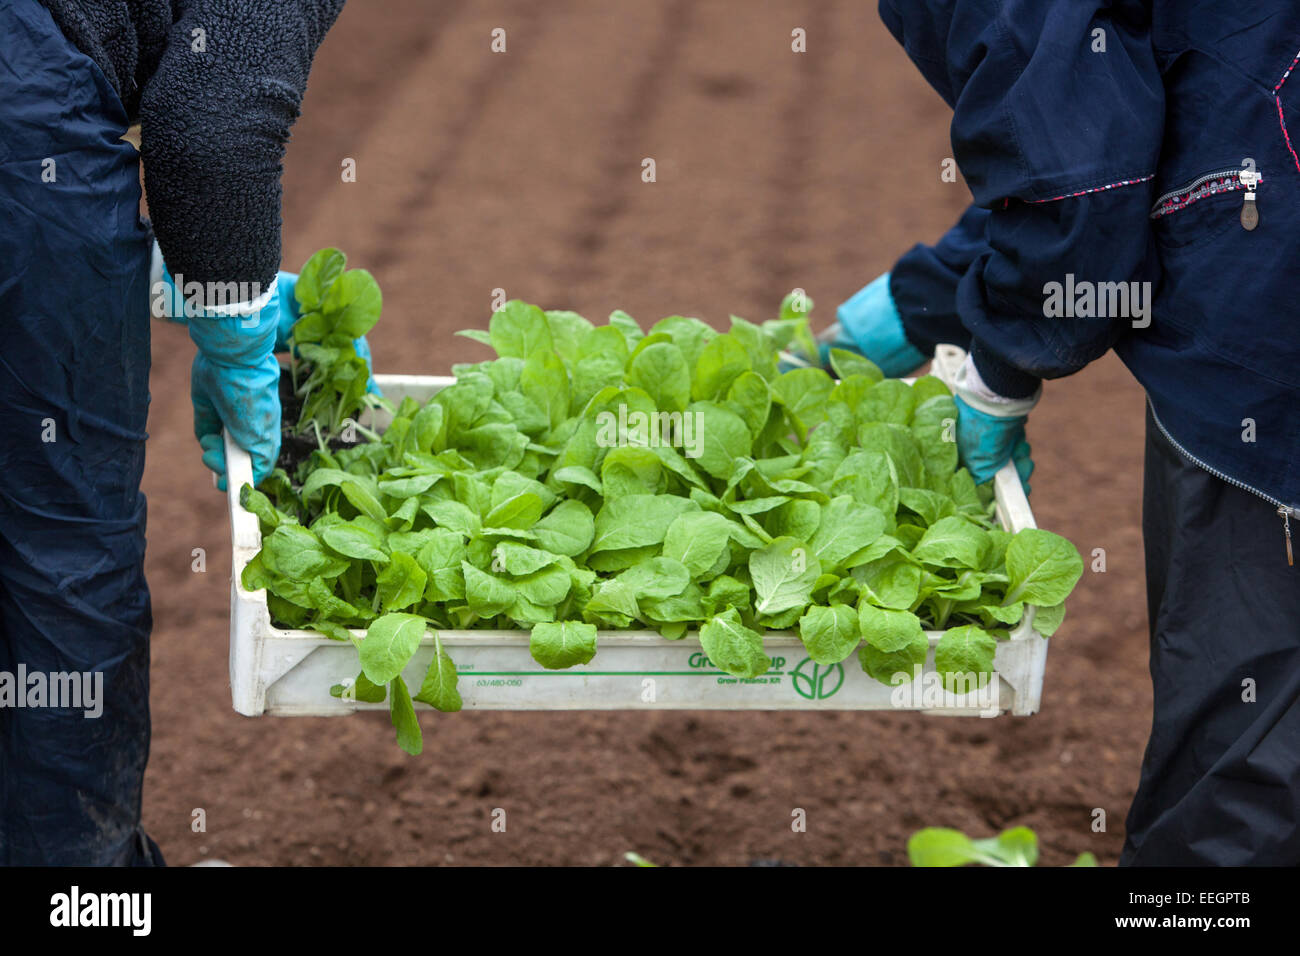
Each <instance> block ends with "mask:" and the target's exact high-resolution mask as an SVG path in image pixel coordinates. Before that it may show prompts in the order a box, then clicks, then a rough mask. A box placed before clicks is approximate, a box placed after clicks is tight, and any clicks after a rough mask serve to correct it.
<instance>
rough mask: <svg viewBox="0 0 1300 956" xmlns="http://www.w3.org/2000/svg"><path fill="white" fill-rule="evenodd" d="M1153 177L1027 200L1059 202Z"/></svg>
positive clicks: (1132, 184) (1122, 180)
mask: <svg viewBox="0 0 1300 956" xmlns="http://www.w3.org/2000/svg"><path fill="white" fill-rule="evenodd" d="M1155 178H1156V174H1155V173H1152V174H1151V175H1150V176H1143V177H1142V178H1141V179H1121V180H1120V181H1119V182H1117V183H1111V184H1110V185H1108V186H1094V187H1093V188H1092V189H1080V190H1079V191H1078V192H1077V193H1066V194H1064V195H1063V196H1053V197H1052V198H1051V199H1030V200H1027V202H1030V203H1034V204H1037V203H1044V202H1059V201H1060V200H1062V199H1074V198H1076V197H1078V196H1086V195H1088V194H1089V193H1100V192H1105V191H1106V190H1107V189H1118V188H1119V187H1120V186H1136V185H1137V184H1138V183H1145V182H1147V181H1148V180H1152V179H1155Z"/></svg>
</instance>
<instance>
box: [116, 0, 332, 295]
mask: <svg viewBox="0 0 1300 956" xmlns="http://www.w3.org/2000/svg"><path fill="white" fill-rule="evenodd" d="M176 6H177V8H178V10H179V17H178V19H177V20H176V22H175V23H174V24H173V25H172V28H171V32H170V34H169V36H168V41H167V47H166V50H165V52H164V53H163V55H162V58H161V60H160V62H159V65H158V69H157V70H156V72H155V73H154V74H153V76H152V77H151V78H150V80H149V82H148V84H147V85H146V87H145V89H144V91H143V94H142V97H141V103H140V121H141V145H140V151H141V158H142V162H143V164H144V178H145V189H146V192H147V194H148V197H149V213H150V218H151V219H152V221H153V228H154V232H155V234H156V236H157V238H158V244H159V245H160V246H161V248H162V251H163V256H164V257H165V259H166V260H167V265H168V268H169V269H170V270H171V272H172V274H173V275H175V274H178V273H180V274H183V275H184V276H185V281H187V282H189V281H197V282H222V283H225V282H250V283H251V282H256V283H259V284H260V285H261V286H262V287H263V288H266V287H268V286H269V284H270V282H271V281H272V280H273V279H274V277H275V274H276V270H277V269H278V268H279V265H280V197H281V190H280V174H281V171H282V166H281V161H282V159H283V157H284V149H285V144H286V143H287V142H288V139H289V128H290V127H291V126H292V125H293V122H294V121H295V120H296V119H297V117H298V111H299V106H300V104H301V102H302V97H303V94H304V92H305V91H306V88H307V74H308V72H309V71H310V69H311V62H312V58H313V57H314V56H315V54H316V49H317V48H318V47H319V46H320V43H321V41H322V40H323V39H324V37H325V33H326V31H327V30H329V28H330V26H331V25H332V24H333V23H334V20H335V19H336V18H337V17H338V14H339V12H340V11H341V9H342V7H343V0H192V2H189V3H183V4H177V5H176Z"/></svg>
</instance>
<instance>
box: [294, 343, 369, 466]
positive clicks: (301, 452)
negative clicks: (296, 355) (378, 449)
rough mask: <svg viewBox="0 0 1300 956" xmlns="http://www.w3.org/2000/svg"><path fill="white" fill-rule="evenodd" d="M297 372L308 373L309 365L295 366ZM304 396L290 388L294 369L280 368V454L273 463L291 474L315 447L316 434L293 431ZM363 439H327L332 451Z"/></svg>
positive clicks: (296, 424) (305, 374) (356, 443)
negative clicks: (296, 393)
mask: <svg viewBox="0 0 1300 956" xmlns="http://www.w3.org/2000/svg"><path fill="white" fill-rule="evenodd" d="M298 374H299V376H300V377H303V378H305V377H306V376H307V375H310V374H311V367H310V366H308V365H306V364H303V365H300V366H299V367H298ZM302 405H303V400H302V399H301V398H300V397H298V396H297V395H295V394H294V391H293V372H291V371H290V370H289V369H288V368H287V367H286V368H281V369H280V422H281V428H280V457H279V458H277V459H276V462H275V464H276V467H278V468H283V469H284V470H285V471H286V472H287V473H288V474H289V476H290V477H293V475H294V474H295V473H296V472H297V470H298V466H299V465H300V464H302V463H303V462H304V461H306V460H307V459H308V458H310V457H311V453H312V452H313V451H315V450H316V435H315V434H314V433H308V434H306V435H299V434H297V432H296V431H295V429H296V428H297V427H298V416H299V415H301V414H302ZM363 441H365V439H364V438H363V437H361V436H360V435H358V436H356V437H355V438H350V439H349V438H343V437H335V438H330V439H329V440H328V441H327V444H328V445H329V447H330V448H331V449H333V450H335V451H337V450H338V449H340V448H350V447H351V446H353V445H359V444H361V443H362V442H363Z"/></svg>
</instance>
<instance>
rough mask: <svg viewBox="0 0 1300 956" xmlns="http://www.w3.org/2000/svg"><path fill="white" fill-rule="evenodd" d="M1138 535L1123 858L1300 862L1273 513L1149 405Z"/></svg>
mask: <svg viewBox="0 0 1300 956" xmlns="http://www.w3.org/2000/svg"><path fill="white" fill-rule="evenodd" d="M1249 449H1250V446H1249V445H1248V444H1244V445H1243V454H1248V453H1249ZM1292 524H1293V528H1292V531H1293V533H1294V534H1295V535H1296V537H1297V538H1300V526H1297V525H1300V523H1297V522H1292ZM1142 531H1143V537H1144V539H1145V542H1146V570H1147V601H1148V611H1149V614H1150V622H1151V680H1152V683H1153V684H1154V688H1155V715H1154V720H1153V722H1152V727H1151V739H1150V742H1149V743H1148V744H1147V751H1146V757H1145V759H1144V760H1143V764H1142V777H1141V781H1140V783H1139V785H1138V791H1137V796H1136V797H1135V798H1134V800H1133V807H1132V809H1131V810H1130V812H1129V816H1128V838H1127V841H1126V843H1125V846H1124V852H1123V855H1122V856H1121V857H1120V864H1121V865H1132V866H1297V865H1300V566H1296V567H1289V566H1288V565H1287V559H1286V544H1285V537H1284V535H1283V526H1282V520H1281V518H1280V517H1279V516H1278V515H1277V514H1276V511H1275V508H1274V507H1273V506H1272V505H1270V504H1269V503H1268V502H1266V501H1264V500H1262V499H1260V498H1258V497H1257V496H1255V495H1253V494H1251V493H1250V492H1246V491H1243V490H1241V489H1239V488H1236V487H1234V486H1232V485H1230V484H1228V483H1226V482H1224V481H1221V480H1219V479H1218V478H1215V477H1214V476H1213V475H1211V474H1209V473H1208V472H1206V471H1204V470H1202V469H1201V468H1200V467H1198V466H1197V465H1195V464H1193V463H1192V462H1190V461H1188V460H1187V459H1185V458H1184V457H1183V456H1182V455H1181V454H1180V453H1179V452H1178V450H1177V449H1176V448H1174V447H1173V446H1172V445H1171V444H1170V443H1169V441H1168V440H1167V439H1166V438H1165V437H1164V435H1163V434H1162V433H1161V432H1160V429H1159V428H1158V426H1157V425H1156V424H1155V422H1154V421H1153V420H1152V418H1151V414H1150V411H1148V412H1147V447H1146V485H1145V491H1144V500H1143V507H1142Z"/></svg>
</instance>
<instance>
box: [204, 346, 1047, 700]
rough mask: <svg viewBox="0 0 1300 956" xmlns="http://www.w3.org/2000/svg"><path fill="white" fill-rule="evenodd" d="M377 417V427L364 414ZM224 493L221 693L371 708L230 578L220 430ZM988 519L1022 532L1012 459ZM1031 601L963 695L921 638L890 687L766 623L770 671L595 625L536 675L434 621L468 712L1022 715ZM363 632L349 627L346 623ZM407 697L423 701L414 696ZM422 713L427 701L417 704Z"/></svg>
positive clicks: (238, 453) (417, 392) (414, 386)
mask: <svg viewBox="0 0 1300 956" xmlns="http://www.w3.org/2000/svg"><path fill="white" fill-rule="evenodd" d="M962 359H963V353H962V352H961V350H960V349H954V348H951V347H948V346H942V347H941V348H940V350H939V351H938V352H937V353H936V355H935V360H934V365H933V371H934V373H935V374H936V375H939V376H940V377H941V378H945V379H947V380H951V375H952V373H953V371H955V369H956V367H957V366H958V365H960V363H961V361H962ZM376 381H377V382H378V384H379V386H380V388H381V389H382V390H383V392H384V395H385V396H387V397H388V398H389V399H391V400H392V401H393V402H395V403H396V402H400V401H401V400H402V398H404V397H405V396H408V395H409V396H411V397H413V398H415V399H417V400H419V401H424V400H427V399H428V398H429V397H430V396H431V395H433V394H434V393H435V392H437V391H438V390H439V389H440V388H443V387H445V386H447V385H449V384H451V383H452V382H453V381H454V380H453V379H451V378H447V377H442V376H417V375H378V376H376ZM377 424H379V425H382V424H383V423H377ZM226 466H227V469H228V475H229V483H228V484H229V492H228V501H229V507H230V530H231V542H232V545H233V560H232V562H231V567H232V571H233V575H232V580H231V587H230V689H231V696H232V698H233V702H234V707H235V710H236V711H238V712H239V713H241V714H245V715H247V716H258V715H262V714H274V715H279V716H324V715H338V714H348V713H351V712H353V711H355V710H369V709H382V708H386V707H387V706H388V705H387V704H386V703H379V704H367V703H363V702H358V701H355V700H348V699H340V698H337V697H332V696H331V695H330V692H329V691H330V687H331V686H332V685H335V684H344V685H348V684H350V682H351V681H352V679H353V678H355V677H356V675H357V673H358V671H359V670H360V665H359V663H358V660H357V652H356V648H355V647H353V646H352V645H351V644H350V643H343V642H341V641H334V640H331V639H329V638H327V637H324V636H323V635H320V634H317V633H314V632H312V631H302V630H283V629H281V628H277V627H275V626H274V625H272V623H271V616H270V613H269V611H268V610H267V604H266V592H265V591H245V590H244V589H243V588H242V587H241V586H240V583H239V579H240V574H241V572H242V571H243V570H244V566H245V565H246V564H247V563H248V562H249V560H250V559H251V558H252V557H253V556H254V555H255V554H257V552H258V551H259V550H260V549H261V546H262V536H261V532H260V529H259V527H258V521H257V518H256V517H255V516H254V515H252V514H249V513H248V512H246V511H244V509H243V508H242V507H240V504H239V489H240V487H241V486H242V485H243V484H244V483H245V482H251V480H252V463H251V461H250V460H249V457H248V455H247V454H246V453H245V452H244V451H243V450H242V449H240V448H239V447H237V446H236V445H234V444H233V443H232V442H231V441H230V438H229V436H227V437H226ZM994 493H995V497H996V503H997V516H998V519H999V521H1000V522H1001V523H1002V526H1003V527H1004V528H1006V529H1007V530H1008V531H1019V530H1020V529H1022V528H1032V527H1035V525H1034V518H1033V514H1032V513H1031V511H1030V509H1029V502H1028V500H1027V499H1026V497H1025V494H1024V491H1023V489H1022V488H1021V485H1020V480H1019V478H1018V477H1017V476H1016V472H1015V469H1014V467H1013V466H1011V465H1008V466H1007V467H1005V468H1003V469H1002V471H1001V472H999V473H998V475H997V476H996V478H995V479H994ZM1033 613H1034V610H1033V608H1026V611H1025V617H1024V620H1022V621H1021V622H1020V624H1019V625H1017V627H1016V629H1015V630H1014V631H1012V632H1011V635H1010V639H1009V640H1006V641H1002V642H999V644H998V649H997V656H996V659H995V668H996V673H995V675H994V677H993V679H992V681H990V682H989V684H988V686H987V687H986V688H984V689H982V690H977V691H972V692H971V693H969V694H967V695H964V696H954V695H944V694H943V692H942V690H941V688H940V686H939V682H938V677H937V675H936V674H935V673H934V671H933V665H934V645H935V644H936V643H937V642H938V640H939V637H940V636H941V633H942V632H937V631H936V632H930V633H929V635H928V636H929V638H930V656H929V658H928V660H927V662H926V671H925V673H924V674H923V675H922V678H921V680H920V681H913V682H912V683H910V684H905V685H902V686H900V687H890V686H887V685H885V684H881V683H879V682H878V681H876V680H874V679H872V678H870V677H868V676H867V675H866V674H865V673H863V671H862V669H861V668H860V667H859V666H858V663H857V657H856V655H854V656H851V657H850V658H849V659H848V660H846V661H844V662H843V663H842V664H836V665H834V666H832V667H818V666H817V665H816V664H815V663H814V662H813V661H812V660H811V659H809V657H808V655H807V654H806V653H805V652H804V649H803V645H802V644H801V643H800V641H799V638H798V636H797V635H794V634H776V633H769V634H768V635H767V636H766V638H765V642H764V646H765V649H766V651H767V653H768V655H769V656H770V657H771V658H772V659H773V664H772V668H771V670H770V671H769V672H768V673H767V674H765V675H763V676H761V677H756V678H753V679H747V680H745V679H737V678H734V677H731V676H729V675H727V674H725V673H723V672H721V671H719V670H718V669H717V668H715V667H713V666H712V664H711V663H710V662H709V660H708V658H707V657H706V656H705V654H704V652H703V650H702V648H701V647H700V643H699V640H698V638H697V637H696V636H695V635H694V634H687V635H686V636H685V637H683V638H682V639H681V640H677V641H669V640H665V639H664V638H662V637H660V636H659V634H658V633H656V632H654V631H602V632H600V634H599V637H598V640H597V651H596V656H595V657H594V658H593V659H592V661H591V663H590V664H587V665H585V666H581V667H573V668H570V669H568V670H562V671H548V670H546V669H544V668H543V667H541V666H540V665H539V664H537V663H536V662H535V661H534V660H533V658H532V656H531V655H530V654H529V652H528V637H529V635H528V632H527V631H486V630H473V631H441V632H439V636H440V637H441V639H442V643H443V645H444V646H445V648H446V650H447V652H448V653H449V654H450V655H451V657H452V659H453V660H454V661H455V662H456V669H457V670H458V672H459V673H460V685H459V690H460V694H461V698H462V699H463V701H464V706H465V708H466V709H479V710H637V709H641V710H654V709H674V710H682V709H708V710H919V711H924V712H926V713H933V714H945V715H966V716H973V715H978V714H983V715H985V716H992V715H994V714H999V713H1012V714H1019V715H1024V714H1032V713H1034V712H1036V711H1037V710H1038V705H1039V699H1040V696H1041V694H1042V686H1043V669H1044V666H1045V664H1046V661H1047V649H1048V641H1047V640H1046V639H1045V638H1043V637H1040V636H1039V635H1038V634H1037V633H1036V632H1035V631H1034V630H1033V629H1032V628H1031V627H1030V624H1031V622H1032V620H1033ZM357 633H358V636H363V633H362V632H357ZM432 655H433V638H432V636H428V635H427V636H426V637H425V638H424V640H423V641H422V643H421V647H420V649H419V651H418V652H417V653H416V655H415V658H414V659H413V660H412V662H411V664H410V666H408V667H407V669H406V671H405V673H404V676H405V678H406V682H407V685H408V686H410V687H412V688H418V687H419V686H420V683H421V681H422V680H423V678H424V672H425V670H427V668H428V666H429V661H430V659H431V658H432ZM416 706H417V707H422V708H423V707H425V705H423V704H417V705H416ZM426 709H427V708H426Z"/></svg>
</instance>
